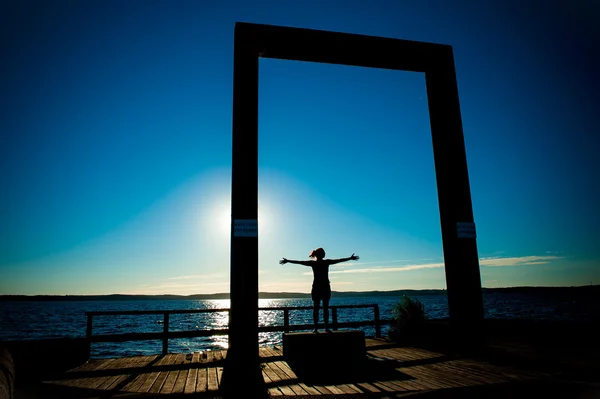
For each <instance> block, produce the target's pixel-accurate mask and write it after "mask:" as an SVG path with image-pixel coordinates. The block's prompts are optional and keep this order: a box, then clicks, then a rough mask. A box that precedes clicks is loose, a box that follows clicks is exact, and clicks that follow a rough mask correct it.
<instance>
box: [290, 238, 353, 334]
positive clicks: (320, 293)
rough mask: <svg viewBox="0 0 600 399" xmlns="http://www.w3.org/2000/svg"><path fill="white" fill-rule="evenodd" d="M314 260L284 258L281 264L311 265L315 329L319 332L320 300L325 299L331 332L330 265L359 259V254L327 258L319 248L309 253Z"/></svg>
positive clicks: (325, 319) (324, 308) (325, 316)
mask: <svg viewBox="0 0 600 399" xmlns="http://www.w3.org/2000/svg"><path fill="white" fill-rule="evenodd" d="M308 257H309V258H313V259H314V260H289V259H286V258H283V259H282V260H280V261H279V263H280V264H282V265H285V264H286V263H295V264H297V265H303V266H310V267H312V271H313V277H314V278H313V285H312V290H311V292H310V295H311V297H312V300H313V306H314V308H313V321H314V323H315V331H314V332H319V329H318V323H319V302H320V301H323V321H324V325H325V331H327V332H331V331H330V330H329V329H328V328H327V325H328V324H329V299H330V298H331V286H330V285H329V266H330V265H335V264H336V263H341V262H347V261H349V260H358V259H359V258H358V256H355V255H354V254H352V256H350V257H348V258H341V259H325V250H324V249H323V248H317V249H315V250H314V251H312V252H311V253H310V255H308Z"/></svg>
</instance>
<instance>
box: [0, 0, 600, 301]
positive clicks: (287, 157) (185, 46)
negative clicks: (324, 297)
mask: <svg viewBox="0 0 600 399" xmlns="http://www.w3.org/2000/svg"><path fill="white" fill-rule="evenodd" d="M0 7H1V8H0V19H1V21H0V22H1V23H0V33H1V36H0V37H1V38H2V42H1V44H0V45H1V46H2V47H1V53H2V54H3V56H2V58H3V62H2V66H1V69H2V74H1V75H0V87H2V90H1V91H2V96H1V97H0V98H1V101H2V104H1V105H2V107H1V109H2V111H1V113H2V114H1V118H0V133H1V138H0V151H1V153H0V159H1V160H0V186H1V187H2V195H1V196H0V221H1V223H0V277H1V278H0V294H19V293H20V294H42V293H48V294H104V293H173V294H193V293H210V292H226V291H228V289H229V285H228V284H229V283H228V279H229V231H228V229H229V212H230V210H229V201H230V184H231V180H230V179H231V178H230V172H231V105H232V72H233V29H234V24H235V22H237V21H243V22H253V23H265V24H273V25H283V26H292V27H302V28H312V29H322V30H330V31H340V32H348V33H358V34H366V35H373V36H385V37H392V38H402V39H408V40H418V41H428V42H434V43H443V44H450V45H452V46H453V48H454V54H455V63H456V71H457V79H458V85H459V96H460V101H461V113H462V119H463V128H464V134H465V144H466V149H467V160H468V165H469V175H470V182H471V191H472V197H473V209H474V216H475V222H476V224H477V233H478V240H477V242H478V249H479V255H480V257H481V260H480V263H481V275H482V282H483V285H484V286H488V287H496V286H516V285H582V284H589V283H590V282H592V283H598V281H599V280H600V278H599V277H600V270H599V264H600V249H599V248H598V242H600V234H599V230H598V226H599V225H600V212H598V208H597V204H598V203H600V189H599V187H600V185H599V184H598V183H599V181H600V179H599V177H600V165H599V161H598V157H597V155H596V154H597V151H598V149H599V147H600V146H599V145H598V144H599V139H598V128H597V126H598V123H597V122H598V117H597V116H596V112H597V111H596V110H597V106H598V103H599V102H598V94H597V93H598V92H599V91H600V87H599V84H598V80H597V79H594V75H593V71H597V70H598V69H599V68H598V67H599V66H600V62H599V59H598V57H599V56H598V52H597V51H596V50H595V49H596V48H597V45H598V43H599V41H598V40H599V35H598V29H597V28H596V27H595V26H594V25H593V23H592V22H593V21H596V20H597V18H598V16H600V12H599V10H598V6H595V5H593V4H592V2H585V1H583V2H579V3H576V4H570V3H569V2H559V1H555V2H533V1H529V2H524V3H523V2H516V1H509V2H497V4H493V3H492V4H487V5H483V4H479V3H477V2H467V1H459V2H454V3H452V5H451V6H450V5H448V4H447V2H443V1H424V2H414V3H409V2H383V1H379V2H371V1H369V2H366V1H365V2H360V1H352V2H343V3H337V2H317V1H303V2H274V1H273V2H266V1H265V2H243V1H237V2H236V1H221V2H216V1H207V2H192V1H176V2H166V1H164V2H161V1H152V2H141V1H129V2H126V3H125V2H117V1H103V2H100V1H88V2H78V1H58V2H52V3H48V2H42V1H38V2H35V1H30V2H27V1H25V2H16V1H12V2H7V3H3V4H2V5H1V6H0ZM399 56H401V55H399ZM259 84H260V87H259V90H260V93H259V136H260V139H259V180H260V181H259V202H260V205H259V223H260V227H259V229H260V230H259V231H260V244H259V245H260V278H259V280H260V289H261V290H263V291H302V292H308V291H309V290H310V283H311V280H312V276H311V275H310V270H309V269H305V268H303V267H302V266H291V265H285V266H280V265H279V264H278V263H277V261H278V260H279V259H280V258H281V257H282V256H285V257H288V258H291V259H294V258H299V259H305V258H307V256H308V253H309V252H310V250H311V249H314V248H315V247H319V246H322V247H324V248H325V250H326V251H327V256H328V257H333V258H337V257H345V256H349V255H350V254H351V253H353V252H355V253H357V254H358V255H360V256H361V260H360V261H359V262H352V263H345V264H341V265H339V266H335V267H332V270H331V275H330V277H331V282H332V288H333V289H334V290H338V291H351V290H357V291H364V290H390V289H402V288H444V287H445V278H444V270H443V253H442V245H441V234H440V228H439V211H438V208H437V191H436V187H435V173H434V166H433V154H432V148H431V135H430V130H429V116H428V109H427V96H426V90H425V80H424V76H423V74H418V73H410V72H398V71H388V70H378V69H367V68H356V67H348V66H339V65H337V66H336V65H326V64H315V63H304V62H291V61H281V60H271V59H261V61H260V72H259Z"/></svg>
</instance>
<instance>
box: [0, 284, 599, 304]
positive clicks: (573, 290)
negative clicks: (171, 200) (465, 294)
mask: <svg viewBox="0 0 600 399" xmlns="http://www.w3.org/2000/svg"><path fill="white" fill-rule="evenodd" d="M483 292H484V293H493V292H498V293H513V294H534V295H552V296H556V295H558V296H575V295H576V296H580V295H585V296H587V295H593V296H600V285H586V286H579V287H507V288H483ZM402 295H408V296H420V295H446V290H395V291H333V292H332V293H331V296H332V297H333V298H347V297H355V298H356V297H359V298H360V297H378V296H386V297H398V298H399V297H401V296H402ZM258 297H259V298H261V299H283V298H310V294H309V293H302V292H260V293H259V294H258ZM171 299H172V300H186V299H229V293H218V294H196V295H122V294H112V295H0V301H4V302H6V301H135V300H145V301H147V300H162V301H164V300H171Z"/></svg>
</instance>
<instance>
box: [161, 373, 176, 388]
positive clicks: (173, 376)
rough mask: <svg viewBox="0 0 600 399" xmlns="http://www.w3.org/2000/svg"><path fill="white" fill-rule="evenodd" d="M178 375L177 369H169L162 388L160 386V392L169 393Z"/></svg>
mask: <svg viewBox="0 0 600 399" xmlns="http://www.w3.org/2000/svg"><path fill="white" fill-rule="evenodd" d="M178 375H179V370H171V371H169V372H168V374H167V378H166V379H165V382H164V384H163V386H162V388H160V393H171V392H172V391H173V387H174V386H175V381H176V380H177V376H178Z"/></svg>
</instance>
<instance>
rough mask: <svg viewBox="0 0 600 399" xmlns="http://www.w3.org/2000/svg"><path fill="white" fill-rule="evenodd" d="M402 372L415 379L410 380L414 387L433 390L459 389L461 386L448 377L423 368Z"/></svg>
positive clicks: (412, 368)
mask: <svg viewBox="0 0 600 399" xmlns="http://www.w3.org/2000/svg"><path fill="white" fill-rule="evenodd" d="M402 371H403V372H404V373H406V374H407V375H410V376H412V377H414V378H415V379H414V380H410V383H411V384H412V385H418V386H420V387H425V388H431V389H444V388H458V387H460V386H461V385H459V384H457V383H456V382H455V381H454V380H452V379H450V378H448V376H446V375H440V374H438V373H435V372H432V371H431V370H428V369H427V368H425V367H423V366H419V367H416V366H415V367H410V368H404V369H402Z"/></svg>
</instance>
